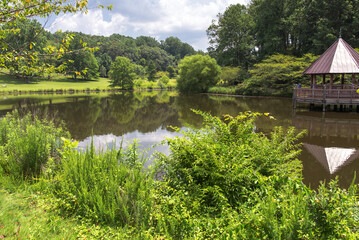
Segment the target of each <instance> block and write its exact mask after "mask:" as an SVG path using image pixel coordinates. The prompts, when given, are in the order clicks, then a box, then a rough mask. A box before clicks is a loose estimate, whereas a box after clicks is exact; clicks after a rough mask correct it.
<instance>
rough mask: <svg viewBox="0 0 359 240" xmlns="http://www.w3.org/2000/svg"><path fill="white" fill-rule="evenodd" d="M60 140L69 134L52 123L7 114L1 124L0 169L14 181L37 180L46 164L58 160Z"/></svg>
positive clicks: (30, 117) (26, 116) (32, 117)
mask: <svg viewBox="0 0 359 240" xmlns="http://www.w3.org/2000/svg"><path fill="white" fill-rule="evenodd" d="M62 136H68V133H67V132H65V131H63V130H62V129H61V128H56V127H55V126H54V123H53V122H51V121H47V120H40V119H38V118H37V117H36V116H32V115H31V114H30V113H28V114H26V115H25V116H23V117H21V116H20V115H19V113H18V112H14V113H12V114H10V113H9V114H7V115H6V116H5V117H4V118H2V119H1V121H0V152H1V157H0V167H1V168H2V169H3V171H4V172H5V174H6V175H10V176H12V177H14V178H16V179H21V178H29V177H36V176H39V174H40V173H41V170H43V169H44V167H45V165H46V163H47V162H48V161H49V160H51V161H55V162H58V161H59V160H60V159H59V155H58V152H57V150H58V149H60V148H61V145H62V141H61V140H60V137H62Z"/></svg>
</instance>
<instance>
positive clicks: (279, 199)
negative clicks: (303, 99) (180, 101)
mask: <svg viewBox="0 0 359 240" xmlns="http://www.w3.org/2000/svg"><path fill="white" fill-rule="evenodd" d="M150 83H154V82H150ZM148 94H149V95H151V94H153V93H151V92H149V93H148ZM121 96H122V97H124V96H126V97H128V96H129V95H121ZM113 97H116V96H113ZM168 97H169V96H168V95H163V96H162V97H161V99H158V101H168ZM132 98H133V96H130V99H132ZM165 99H167V100H165ZM125 105H126V106H128V105H131V104H125ZM116 107H118V106H116ZM121 111H122V110H121ZM195 112H196V113H198V114H199V115H201V116H202V117H203V118H204V126H203V128H202V129H188V130H185V131H184V132H182V136H181V137H175V138H172V139H167V140H166V141H165V142H166V143H167V144H168V145H169V147H170V150H171V153H170V155H164V154H158V155H156V156H154V157H156V158H157V159H156V161H155V164H154V165H152V166H151V168H149V169H145V168H144V163H145V161H146V160H148V159H147V158H145V157H144V156H145V155H144V153H141V152H140V151H139V150H138V146H137V143H136V142H134V143H133V144H130V145H129V146H128V147H127V148H122V144H121V147H120V149H119V150H116V149H114V148H111V149H110V150H107V151H106V152H103V151H101V150H99V151H98V152H96V150H95V149H94V146H93V143H92V144H91V146H89V148H88V149H87V150H86V151H79V150H78V149H76V147H77V142H73V141H71V140H68V139H65V138H60V139H58V138H57V141H56V144H57V146H56V148H55V149H57V148H58V149H59V151H56V152H57V155H56V156H55V157H54V156H53V157H52V158H50V159H49V161H47V162H46V164H42V169H43V171H42V173H43V174H42V175H41V177H40V181H37V183H36V184H32V185H31V186H30V184H27V186H26V188H27V189H30V190H31V191H34V192H42V194H43V197H44V198H45V200H46V202H43V203H42V205H41V206H38V204H39V202H40V201H39V199H35V200H32V198H33V197H32V198H30V199H31V201H30V199H29V202H27V203H25V205H24V207H19V201H20V202H24V200H26V199H27V197H26V198H24V197H23V196H19V197H18V198H15V197H13V196H8V195H4V194H3V193H4V192H3V187H4V186H5V187H6V184H10V183H9V182H7V181H8V180H9V178H8V175H7V174H5V173H8V172H9V171H8V170H7V169H9V168H7V165H6V164H5V165H4V164H3V163H4V162H3V159H4V158H5V157H4V156H3V157H2V160H1V161H2V162H1V164H2V165H1V167H0V174H1V175H0V183H1V184H0V206H1V207H2V211H1V213H0V216H2V217H3V218H4V221H2V223H1V227H0V236H1V235H2V234H3V231H4V229H5V230H6V233H8V232H12V233H18V234H22V233H23V232H26V233H27V236H28V237H33V234H35V233H36V234H37V235H36V236H37V237H38V236H40V237H41V236H44V234H45V231H48V233H49V235H50V236H55V237H56V236H60V235H61V234H59V232H60V231H64V230H61V229H62V228H63V226H64V222H63V221H62V220H64V219H63V218H62V217H60V216H63V215H66V216H69V215H71V216H75V217H76V218H75V220H76V219H77V220H81V219H82V220H81V224H79V225H77V222H76V221H75V222H74V221H71V222H72V223H73V224H72V225H71V226H72V227H73V231H71V235H70V236H74V237H77V238H85V237H86V238H94V239H107V238H108V239H111V238H112V239H113V238H121V239H122V238H123V239H124V238H126V239H127V238H134V239H358V237H359V231H358V227H357V221H358V217H359V214H358V201H359V197H358V189H357V186H356V185H354V184H353V185H352V186H351V187H350V188H349V189H348V190H344V189H340V188H339V187H338V184H337V181H332V182H330V183H328V186H326V185H325V184H322V185H321V186H320V187H319V189H318V190H317V191H315V190H311V189H309V188H308V187H306V186H305V185H304V184H303V183H302V175H301V164H300V162H299V160H297V159H296V157H297V156H298V154H299V153H300V150H299V146H300V145H298V144H297V142H298V138H300V137H301V136H302V135H303V134H304V133H303V132H302V133H299V134H298V133H297V131H296V130H295V128H294V127H292V128H288V129H287V130H283V129H282V128H281V127H278V128H275V129H274V131H273V132H272V133H270V134H269V135H264V134H263V133H257V132H255V130H256V127H255V121H256V119H257V118H270V119H273V117H271V116H269V114H258V113H250V112H247V113H240V115H238V116H236V117H231V116H228V115H225V116H222V117H213V116H211V115H210V114H207V113H203V112H199V111H195ZM4 119H5V120H4V121H1V122H0V143H4V142H6V143H7V144H5V145H3V144H2V145H3V146H1V149H2V150H5V147H7V146H10V145H9V144H10V143H9V142H10V141H12V142H14V144H13V145H14V146H15V144H16V148H19V149H21V145H26V144H24V141H21V140H19V139H22V138H27V137H26V136H25V135H24V133H25V132H26V131H27V132H32V130H29V131H28V130H27V129H31V128H32V126H36V129H41V131H43V130H44V129H45V130H46V131H44V132H47V135H50V136H49V137H48V138H51V139H52V138H54V135H56V136H57V135H58V136H60V135H59V134H57V133H58V132H59V131H60V130H59V129H52V130H50V128H48V126H49V125H51V124H50V123H48V122H46V121H37V120H36V118H32V117H31V116H30V115H26V116H25V119H27V120H26V121H22V120H18V118H15V115H13V116H10V117H9V116H7V117H5V118H4ZM17 128H19V129H21V131H20V130H17ZM25 130H26V131H25ZM176 130H177V131H178V132H180V131H179V129H176ZM36 133H37V134H36V135H40V136H41V135H42V133H41V132H39V131H36ZM33 135H35V134H33ZM9 136H10V137H11V138H10V137H9ZM31 141H38V142H39V143H41V142H42V140H41V137H40V138H38V139H34V138H31ZM39 145H41V144H39ZM4 146H5V147H4ZM16 148H15V147H13V148H11V151H13V152H15V153H21V151H19V150H16ZM26 148H27V147H25V148H24V149H26ZM8 149H10V148H8ZM38 149H41V148H38ZM39 152H43V150H41V151H39ZM9 156H10V155H9ZM22 156H25V155H22ZM31 156H34V155H31ZM4 166H5V167H4ZM27 167H28V168H31V167H30V165H27ZM11 169H12V168H11ZM14 169H15V168H14ZM24 172H25V173H26V174H27V173H28V172H29V171H28V170H25V171H24ZM16 173H17V172H11V174H16ZM38 173H40V170H39V172H38ZM20 175H21V174H20ZM10 180H13V179H11V178H10ZM20 180H21V178H20ZM13 190H14V188H13ZM15 191H16V190H15ZM34 196H35V197H36V196H38V195H34ZM9 199H11V200H9ZM45 206H46V209H45V210H46V211H42V212H43V214H38V213H39V211H40V210H42V209H43V208H44V207H45ZM24 209H25V210H27V209H31V211H29V217H31V218H35V219H36V220H38V221H36V223H34V222H33V221H32V220H31V221H30V222H31V225H29V223H28V220H25V219H26V217H27V216H26V215H27V214H26V215H25V216H24ZM10 210H11V211H10ZM13 211H14V213H13ZM55 213H56V214H55ZM40 215H44V216H45V217H47V218H48V219H47V220H44V219H43V217H42V216H40ZM65 220H66V219H65ZM14 221H16V222H14ZM17 222H19V223H21V228H22V227H23V226H29V227H28V229H26V230H22V231H20V230H19V229H20V227H19V226H20V224H18V223H17ZM65 222H66V221H65ZM4 223H6V225H5V226H4ZM7 224H16V228H12V229H15V230H12V229H11V226H8V225H7ZM22 224H23V225H22ZM42 226H45V228H42ZM29 234H30V235H31V236H29ZM69 234H70V233H69ZM75 235H76V236H75ZM6 236H8V235H6ZM22 236H23V235H21V236H20V237H22Z"/></svg>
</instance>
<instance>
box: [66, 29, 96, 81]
mask: <svg viewBox="0 0 359 240" xmlns="http://www.w3.org/2000/svg"><path fill="white" fill-rule="evenodd" d="M85 46H86V43H85V42H84V41H83V36H81V35H75V36H74V39H73V41H72V42H71V44H70V46H69V49H70V50H71V53H69V54H66V55H65V56H64V58H62V59H61V62H63V61H64V62H66V68H65V72H66V73H67V74H69V75H72V76H73V78H75V79H77V77H81V78H83V79H86V80H89V79H94V78H95V79H96V78H98V77H99V66H98V63H97V60H96V58H95V56H94V54H93V53H92V52H88V51H82V50H79V49H82V48H83V47H85Z"/></svg>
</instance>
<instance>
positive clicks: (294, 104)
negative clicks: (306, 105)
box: [293, 86, 299, 109]
mask: <svg viewBox="0 0 359 240" xmlns="http://www.w3.org/2000/svg"><path fill="white" fill-rule="evenodd" d="M297 89H298V87H297V86H295V87H294V91H293V108H294V109H296V108H297ZM298 90H299V89H298Z"/></svg>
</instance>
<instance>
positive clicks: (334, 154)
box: [0, 91, 359, 188]
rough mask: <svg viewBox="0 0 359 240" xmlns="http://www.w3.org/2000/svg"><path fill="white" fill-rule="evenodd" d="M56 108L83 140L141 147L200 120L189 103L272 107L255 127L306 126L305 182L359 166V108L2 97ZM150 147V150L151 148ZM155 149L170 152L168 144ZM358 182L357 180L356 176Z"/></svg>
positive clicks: (147, 96)
mask: <svg viewBox="0 0 359 240" xmlns="http://www.w3.org/2000/svg"><path fill="white" fill-rule="evenodd" d="M15 107H22V108H30V109H32V110H33V111H34V110H35V111H39V112H47V113H49V114H55V116H56V119H61V120H64V121H65V123H66V126H67V128H68V130H69V131H70V132H71V135H72V137H73V138H74V139H76V140H78V141H80V143H79V146H80V147H82V148H85V147H86V146H87V144H89V143H90V141H91V135H93V136H94V137H93V140H94V144H95V146H98V147H100V148H104V147H106V146H107V147H119V146H120V144H121V141H122V140H123V141H124V145H126V144H128V143H127V142H128V141H132V140H133V139H135V138H136V139H138V140H139V141H140V142H139V144H140V145H141V146H142V148H149V147H150V146H152V145H153V144H156V143H160V142H161V141H162V140H164V139H165V137H173V136H176V135H178V134H177V133H175V132H174V131H173V129H172V128H171V127H170V126H173V127H179V128H185V127H186V126H187V125H191V126H194V127H200V126H201V117H199V116H198V115H196V114H194V113H193V112H192V111H191V109H198V110H202V111H206V112H210V113H212V114H214V115H217V116H219V115H222V114H230V115H236V114H238V113H239V112H244V111H252V112H268V113H270V114H271V115H272V116H274V117H275V118H276V120H275V121H273V120H272V121H270V120H267V119H259V120H258V121H257V122H256V127H257V129H258V130H259V131H263V132H265V133H269V132H270V131H271V130H272V129H273V127H274V126H278V125H280V126H284V127H288V126H295V127H296V128H298V129H299V130H304V129H306V130H307V132H308V134H307V135H306V136H305V137H304V138H302V139H301V142H303V143H304V144H303V148H302V150H303V151H302V154H301V156H300V159H301V160H302V162H303V176H304V182H305V183H306V184H307V185H310V186H312V187H313V188H315V187H317V186H318V184H319V183H320V182H321V181H324V180H326V181H328V180H329V179H333V178H335V177H336V176H338V177H339V180H340V185H341V186H342V187H348V186H349V185H350V183H351V182H352V180H353V177H354V173H355V172H356V171H358V170H359V160H358V158H359V139H358V135H359V114H357V113H348V112H347V113H343V112H341V113H339V112H336V113H335V112H330V113H325V114H323V113H322V112H314V111H309V110H307V108H302V109H299V110H298V109H297V111H293V109H292V101H291V99H286V98H251V97H246V98H244V97H223V96H209V95H183V96H182V95H178V94H177V93H175V92H159V91H157V92H156V91H153V92H134V93H116V94H92V95H31V96H26V97H25V96H17V97H14V96H12V97H7V98H4V99H2V100H1V99H0V109H2V110H1V114H2V115H3V114H5V113H6V112H8V111H10V110H11V109H12V108H15ZM153 150H154V149H152V150H151V151H153ZM155 150H159V151H162V152H165V153H168V149H167V147H166V146H157V147H156V148H155ZM357 182H359V181H357Z"/></svg>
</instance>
